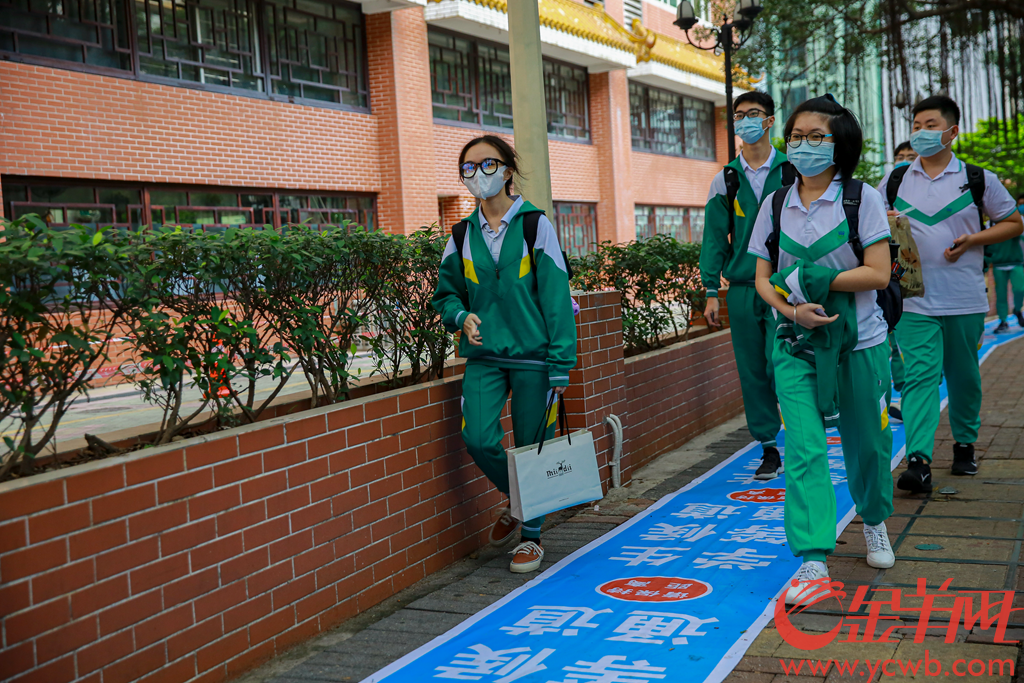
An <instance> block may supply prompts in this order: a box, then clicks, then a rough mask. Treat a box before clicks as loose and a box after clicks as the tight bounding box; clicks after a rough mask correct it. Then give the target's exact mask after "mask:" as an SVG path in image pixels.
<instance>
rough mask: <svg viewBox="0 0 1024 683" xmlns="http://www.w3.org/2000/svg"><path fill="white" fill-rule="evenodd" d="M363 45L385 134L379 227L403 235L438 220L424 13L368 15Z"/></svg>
mask: <svg viewBox="0 0 1024 683" xmlns="http://www.w3.org/2000/svg"><path fill="white" fill-rule="evenodd" d="M366 43H367V52H368V56H369V73H370V92H371V99H372V107H373V111H374V114H375V115H376V117H377V118H378V119H379V121H380V130H381V131H385V134H384V135H381V136H380V139H379V144H380V148H379V151H378V154H379V156H378V157H377V158H378V159H379V162H378V163H379V169H380V182H381V194H380V198H379V202H378V207H379V210H380V225H382V226H386V227H388V228H389V229H390V230H392V231H394V232H402V231H403V230H404V232H406V233H408V232H412V231H413V230H416V229H417V228H419V227H420V226H422V225H430V224H431V223H433V222H434V221H436V220H438V219H439V215H438V210H437V209H438V207H437V194H438V193H437V192H436V188H435V187H434V183H433V182H432V179H431V175H432V173H433V170H434V163H433V159H432V157H433V155H434V141H433V128H434V126H433V117H432V113H431V95H430V69H429V60H428V51H427V22H426V21H425V20H424V18H423V9H422V8H419V7H414V8H410V9H406V10H400V11H397V12H381V13H379V14H369V15H367V16H366ZM369 165H370V164H367V163H366V160H364V161H363V163H362V164H360V166H361V167H365V166H369Z"/></svg>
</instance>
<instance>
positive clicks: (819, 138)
mask: <svg viewBox="0 0 1024 683" xmlns="http://www.w3.org/2000/svg"><path fill="white" fill-rule="evenodd" d="M830 137H832V133H829V134H828V135H825V134H824V133H811V134H810V135H793V134H790V135H787V136H786V144H787V145H789V146H790V147H799V146H800V145H801V144H803V142H804V140H806V141H807V144H808V145H810V146H811V147H817V146H818V145H820V144H821V143H823V142H825V138H830Z"/></svg>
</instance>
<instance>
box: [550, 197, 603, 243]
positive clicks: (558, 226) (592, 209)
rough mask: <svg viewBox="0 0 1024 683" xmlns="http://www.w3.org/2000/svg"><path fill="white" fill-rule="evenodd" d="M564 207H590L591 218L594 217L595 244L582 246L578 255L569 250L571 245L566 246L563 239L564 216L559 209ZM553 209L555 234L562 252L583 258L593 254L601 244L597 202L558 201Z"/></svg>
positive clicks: (554, 203) (553, 203)
mask: <svg viewBox="0 0 1024 683" xmlns="http://www.w3.org/2000/svg"><path fill="white" fill-rule="evenodd" d="M563 206H570V207H578V206H586V207H589V209H590V216H592V217H593V228H594V235H593V237H594V240H593V242H591V243H589V244H587V245H583V246H582V251H580V252H578V253H577V252H576V251H574V250H573V249H570V248H569V246H570V245H566V243H565V241H564V240H563V239H562V237H563V233H562V225H561V222H562V215H563V214H562V212H560V211H559V210H558V209H559V207H563ZM552 209H553V210H554V213H555V220H554V222H553V223H554V227H555V234H556V235H558V243H559V246H561V248H562V250H563V251H564V252H565V253H566V254H568V255H569V256H583V255H585V254H590V253H593V250H594V248H596V245H598V244H600V241H599V240H600V238H599V237H598V231H597V202H576V201H557V200H556V201H554V202H552Z"/></svg>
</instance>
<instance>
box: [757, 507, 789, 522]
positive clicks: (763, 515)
mask: <svg viewBox="0 0 1024 683" xmlns="http://www.w3.org/2000/svg"><path fill="white" fill-rule="evenodd" d="M785 509H786V507H785V506H784V505H765V506H764V507H762V508H759V509H758V510H755V511H754V514H753V515H751V517H750V518H751V519H756V520H760V521H765V522H781V521H782V520H783V519H784V516H783V513H784V512H785Z"/></svg>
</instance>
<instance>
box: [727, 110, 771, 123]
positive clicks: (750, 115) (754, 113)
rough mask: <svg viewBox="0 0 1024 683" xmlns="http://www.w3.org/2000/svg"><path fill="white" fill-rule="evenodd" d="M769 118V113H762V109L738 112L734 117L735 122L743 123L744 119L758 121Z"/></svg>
mask: <svg viewBox="0 0 1024 683" xmlns="http://www.w3.org/2000/svg"><path fill="white" fill-rule="evenodd" d="M762 116H763V117H765V118H768V112H766V111H761V110H760V109H748V110H746V111H738V112H736V113H735V114H733V115H732V120H733V121H742V120H743V119H757V118H760V117H762Z"/></svg>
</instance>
